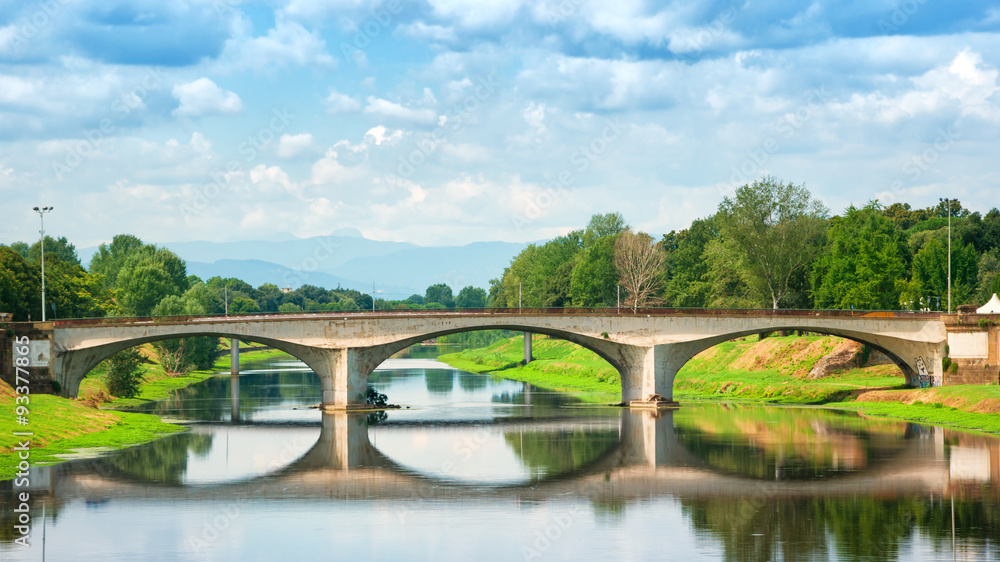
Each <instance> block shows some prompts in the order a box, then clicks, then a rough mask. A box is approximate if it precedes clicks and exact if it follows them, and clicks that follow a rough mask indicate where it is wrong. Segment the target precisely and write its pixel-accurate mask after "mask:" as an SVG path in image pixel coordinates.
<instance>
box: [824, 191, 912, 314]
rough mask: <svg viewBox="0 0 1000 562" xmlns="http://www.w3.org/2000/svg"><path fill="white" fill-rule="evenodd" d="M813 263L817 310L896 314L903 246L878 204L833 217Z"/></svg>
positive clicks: (901, 283)
mask: <svg viewBox="0 0 1000 562" xmlns="http://www.w3.org/2000/svg"><path fill="white" fill-rule="evenodd" d="M826 240H827V244H826V246H825V248H824V249H823V251H822V253H821V254H820V257H819V259H817V260H816V262H815V264H813V270H812V285H813V298H814V299H815V305H816V307H817V308H841V309H846V308H852V307H853V308H858V309H865V310H896V309H898V308H899V297H900V292H901V290H902V288H903V286H904V284H905V274H906V261H905V258H904V256H905V255H906V252H907V251H908V250H907V247H906V245H905V243H904V242H903V239H902V235H901V233H900V231H899V229H898V228H897V227H896V224H895V223H894V222H893V221H892V219H889V218H887V217H886V216H885V215H884V214H883V212H882V208H881V207H880V206H879V204H878V203H877V202H871V203H869V204H868V205H866V206H865V207H862V208H860V209H858V208H855V207H854V206H853V205H851V206H850V207H848V208H847V210H846V211H845V212H844V216H842V217H833V219H831V221H830V228H829V230H828V231H827V233H826Z"/></svg>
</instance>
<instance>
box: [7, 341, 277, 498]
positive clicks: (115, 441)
mask: <svg viewBox="0 0 1000 562" xmlns="http://www.w3.org/2000/svg"><path fill="white" fill-rule="evenodd" d="M276 357H287V355H286V354H285V353H283V352H280V351H276V350H255V351H250V352H243V355H242V356H241V362H244V361H246V362H250V361H255V362H256V361H263V360H267V359H271V358H276ZM142 368H143V370H144V372H145V376H146V378H145V380H144V381H143V382H142V384H141V385H140V388H139V397H137V398H130V399H124V398H114V399H111V400H110V401H109V402H104V403H101V404H100V407H101V408H100V409H98V408H96V407H94V405H93V404H94V403H95V402H96V400H95V399H94V396H95V395H101V394H102V393H103V394H106V390H107V389H106V387H105V386H104V381H103V380H101V377H102V376H103V372H102V371H101V370H99V369H95V370H94V371H92V372H91V373H90V374H89V375H88V376H87V378H86V379H84V381H83V383H82V384H81V385H80V396H81V400H72V399H67V398H60V397H58V396H52V395H49V394H34V395H30V397H29V399H30V402H29V403H28V410H29V412H30V413H29V415H28V420H29V423H28V425H27V426H20V425H17V423H16V419H15V417H14V416H13V415H7V416H2V417H0V480H3V479H8V478H12V477H14V475H15V474H16V473H17V469H16V466H17V463H18V462H19V460H20V459H19V458H18V456H17V455H18V454H17V452H15V451H14V450H13V448H14V447H16V446H17V445H18V442H19V441H20V440H22V439H23V438H18V437H15V436H14V435H13V433H14V432H15V431H18V432H31V433H32V434H33V435H32V436H31V437H30V460H29V462H30V463H31V465H32V466H39V465H46V464H53V463H57V462H62V461H64V460H66V458H67V457H72V456H78V455H80V454H81V453H82V454H88V453H93V452H101V451H108V450H114V449H122V448H125V447H131V446H134V445H141V444H143V443H148V442H150V441H153V440H156V439H159V438H160V437H163V436H165V435H170V434H172V433H177V432H181V431H185V430H186V428H185V427H184V426H180V425H175V424H171V423H166V422H164V421H162V420H160V418H159V417H158V416H154V415H150V414H139V413H134V412H121V411H113V410H117V409H120V408H129V407H134V406H136V405H139V404H143V403H146V402H149V401H151V400H160V399H163V398H166V397H167V396H169V394H170V393H171V392H173V391H175V390H177V389H180V388H184V387H186V386H190V385H192V384H195V383H197V382H200V381H203V380H205V379H206V378H208V377H211V376H214V375H215V374H217V373H218V372H219V371H224V372H228V370H229V355H228V353H227V354H226V355H224V356H221V357H219V358H218V359H217V360H216V362H215V364H214V365H213V366H212V369H209V370H204V371H194V372H191V373H188V374H187V375H184V376H177V377H171V376H168V375H167V374H166V373H165V372H164V371H163V368H162V367H161V366H160V365H158V364H156V363H147V364H144V365H143V366H142ZM88 397H89V398H90V400H87V399H88ZM0 408H3V409H4V411H6V412H13V411H14V408H15V403H14V391H13V389H11V387H10V386H8V385H7V384H6V383H4V382H3V381H0Z"/></svg>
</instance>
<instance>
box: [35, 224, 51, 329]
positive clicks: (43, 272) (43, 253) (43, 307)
mask: <svg viewBox="0 0 1000 562" xmlns="http://www.w3.org/2000/svg"><path fill="white" fill-rule="evenodd" d="M53 208H54V207H42V208H41V209H39V208H38V207H33V208H32V209H33V210H34V211H35V212H36V213H38V218H40V219H41V220H42V229H41V230H39V231H38V233H39V234H41V242H42V322H45V213H48V212H49V211H51V210H52V209H53Z"/></svg>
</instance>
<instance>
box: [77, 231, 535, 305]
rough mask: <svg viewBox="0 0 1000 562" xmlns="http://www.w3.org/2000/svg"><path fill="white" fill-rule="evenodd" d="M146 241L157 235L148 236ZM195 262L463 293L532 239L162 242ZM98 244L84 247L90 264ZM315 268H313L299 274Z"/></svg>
mask: <svg viewBox="0 0 1000 562" xmlns="http://www.w3.org/2000/svg"><path fill="white" fill-rule="evenodd" d="M147 242H151V241H148V240H147ZM160 245H161V246H164V247H166V248H169V249H170V250H171V251H173V252H175V253H176V254H177V255H178V256H180V257H181V258H183V259H184V260H185V261H187V262H188V271H189V273H191V274H192V275H197V276H198V277H201V278H202V279H208V278H210V277H214V276H216V275H220V276H224V277H237V278H240V279H243V280H244V281H246V282H247V283H250V284H251V285H253V286H255V287H256V286H258V285H260V284H262V283H274V284H275V285H278V286H279V287H292V288H296V287H298V286H299V285H302V284H310V285H317V286H320V287H326V288H334V287H336V286H337V284H338V283H339V284H340V285H341V286H342V287H347V288H351V289H357V290H359V291H364V292H370V291H371V283H372V281H374V282H375V285H376V286H375V290H376V291H384V292H382V293H379V294H380V295H382V296H384V297H385V298H388V299H404V298H406V297H407V296H409V295H411V294H413V293H419V294H423V293H424V291H425V290H426V288H427V287H428V286H429V285H433V284H435V283H447V284H448V285H449V286H451V288H452V289H453V290H454V291H455V293H456V294H457V293H458V291H459V290H460V289H461V288H462V287H465V286H467V285H472V286H474V287H482V288H484V289H486V288H488V287H489V281H490V279H492V278H494V277H499V276H500V275H501V274H502V273H503V270H504V268H505V267H507V265H509V264H510V260H511V259H512V258H513V257H514V256H516V255H517V254H518V253H519V252H520V251H521V250H522V249H524V247H525V246H527V244H522V243H511V242H474V243H471V244H467V245H465V246H417V245H415V244H409V243H406V242H383V241H378V240H369V239H367V238H364V237H363V236H361V233H360V232H358V231H357V230H354V229H340V230H337V231H335V233H334V234H332V235H330V236H317V237H314V238H305V239H294V240H278V241H262V240H258V241H248V242H167V243H164V244H160ZM96 251H97V248H83V249H80V250H79V251H78V253H79V256H80V259H81V260H82V261H83V262H84V263H88V262H89V261H90V259H91V258H92V257H93V255H94V253H95V252H96ZM300 271H308V272H309V273H297V272H300Z"/></svg>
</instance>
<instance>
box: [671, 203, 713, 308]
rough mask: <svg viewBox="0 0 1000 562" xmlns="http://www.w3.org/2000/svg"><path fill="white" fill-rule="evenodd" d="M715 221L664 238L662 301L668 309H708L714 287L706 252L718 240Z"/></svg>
mask: <svg viewBox="0 0 1000 562" xmlns="http://www.w3.org/2000/svg"><path fill="white" fill-rule="evenodd" d="M718 236H719V232H718V229H717V228H716V227H715V217H714V216H710V217H707V218H704V219H695V220H694V221H693V222H692V223H691V226H690V227H689V228H686V229H684V230H681V231H680V232H677V231H673V230H672V231H670V233H669V234H665V235H664V236H663V240H662V245H663V248H664V252H665V255H666V257H665V261H666V274H665V279H666V281H665V287H664V291H663V292H664V294H663V299H664V300H665V301H666V303H667V305H669V306H678V307H703V306H708V302H709V298H710V293H711V288H712V283H711V281H709V280H708V279H707V274H708V268H709V263H710V262H709V260H707V259H706V258H705V250H706V248H707V247H708V244H709V242H711V241H712V240H715V239H716V238H718Z"/></svg>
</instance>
